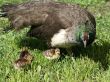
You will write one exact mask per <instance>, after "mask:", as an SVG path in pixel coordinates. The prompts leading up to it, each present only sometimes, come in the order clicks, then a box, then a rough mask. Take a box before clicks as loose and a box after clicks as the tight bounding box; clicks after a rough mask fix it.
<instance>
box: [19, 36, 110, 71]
mask: <svg viewBox="0 0 110 82" xmlns="http://www.w3.org/2000/svg"><path fill="white" fill-rule="evenodd" d="M101 43H102V44H101V45H98V44H95V43H94V45H93V46H88V47H87V48H83V47H80V46H77V47H74V48H73V53H74V56H75V58H80V57H81V56H83V57H85V56H87V57H88V58H90V59H92V60H94V61H95V62H99V63H101V67H103V69H104V70H107V69H108V65H109V62H110V61H109V57H110V56H109V53H110V43H108V42H105V41H101ZM19 47H29V48H30V49H39V50H41V51H44V50H47V49H48V47H47V45H46V44H45V42H43V41H41V40H38V39H35V38H29V37H26V38H23V39H22V40H21V41H20V42H19ZM63 51H65V49H63Z"/></svg>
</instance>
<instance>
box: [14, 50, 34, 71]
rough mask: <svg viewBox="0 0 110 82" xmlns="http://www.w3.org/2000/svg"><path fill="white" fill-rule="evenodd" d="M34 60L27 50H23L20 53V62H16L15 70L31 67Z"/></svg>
mask: <svg viewBox="0 0 110 82" xmlns="http://www.w3.org/2000/svg"><path fill="white" fill-rule="evenodd" d="M32 60H33V56H32V55H31V54H30V53H29V51H28V50H27V49H23V50H22V51H21V53H20V57H19V59H18V60H16V61H15V62H14V68H15V69H21V68H23V67H25V66H27V65H30V64H31V62H32Z"/></svg>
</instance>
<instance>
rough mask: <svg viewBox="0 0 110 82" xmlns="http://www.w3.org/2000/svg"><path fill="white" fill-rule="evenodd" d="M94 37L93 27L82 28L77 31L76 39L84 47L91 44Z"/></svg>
mask: <svg viewBox="0 0 110 82" xmlns="http://www.w3.org/2000/svg"><path fill="white" fill-rule="evenodd" d="M95 37H96V30H95V29H94V28H93V29H92V28H83V29H79V31H77V41H78V42H79V43H80V44H81V45H83V46H84V47H86V46H88V45H90V44H92V42H93V41H94V40H95Z"/></svg>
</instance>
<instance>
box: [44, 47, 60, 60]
mask: <svg viewBox="0 0 110 82" xmlns="http://www.w3.org/2000/svg"><path fill="white" fill-rule="evenodd" d="M43 55H44V56H45V58H47V59H49V60H52V59H57V58H60V56H61V55H60V49H59V48H56V49H49V50H46V51H44V52H43Z"/></svg>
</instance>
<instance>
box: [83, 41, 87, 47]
mask: <svg viewBox="0 0 110 82" xmlns="http://www.w3.org/2000/svg"><path fill="white" fill-rule="evenodd" d="M83 44H84V48H86V45H87V41H86V40H84V41H83Z"/></svg>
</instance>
